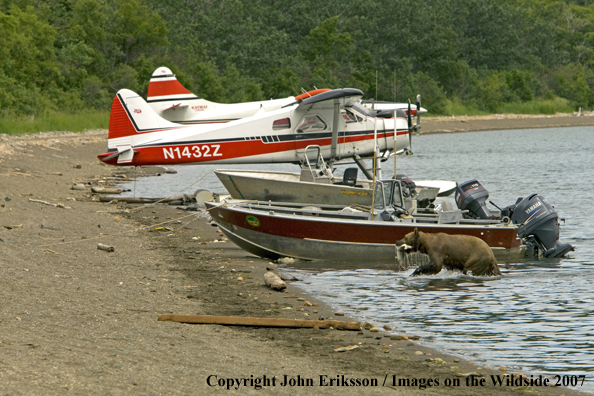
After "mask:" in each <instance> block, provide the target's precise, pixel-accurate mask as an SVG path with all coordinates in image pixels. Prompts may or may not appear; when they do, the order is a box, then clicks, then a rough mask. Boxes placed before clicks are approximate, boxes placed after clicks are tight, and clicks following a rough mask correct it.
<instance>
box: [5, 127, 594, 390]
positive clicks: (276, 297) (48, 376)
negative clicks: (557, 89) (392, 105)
mask: <svg viewBox="0 0 594 396" xmlns="http://www.w3.org/2000/svg"><path fill="white" fill-rule="evenodd" d="M473 121H474V122H478V120H473ZM589 121H591V122H592V125H594V117H592V118H589ZM423 122H425V120H423V121H422V123H423ZM441 122H442V124H441V125H442V127H441V128H442V129H443V130H448V129H447V128H449V124H446V123H443V122H445V121H441ZM482 123H483V124H488V125H493V122H492V121H483V122H482ZM427 124H429V125H431V124H430V123H429V122H428V121H427V122H425V124H424V125H423V127H424V128H425V126H426V125H427ZM464 124H465V126H466V123H464ZM436 125H437V124H436ZM468 125H474V124H470V123H468ZM485 127H487V126H485ZM537 127H541V126H537ZM427 129H428V128H427ZM427 129H423V133H430V132H426V130H427ZM105 142H106V131H91V132H88V133H84V134H69V133H57V134H37V135H28V136H17V137H5V136H2V137H0V203H1V206H0V257H2V259H0V279H2V286H3V287H2V292H0V293H1V296H2V300H3V301H4V302H5V304H3V306H2V312H3V314H4V315H2V326H3V332H2V335H0V345H2V346H3V348H4V352H5V353H4V354H3V359H2V361H0V366H2V367H3V373H2V374H0V375H1V377H0V378H2V380H1V381H0V391H2V392H4V394H11V395H12V394H14V395H19V394H27V395H35V394H56V393H58V392H65V391H69V392H73V393H74V394H120V393H123V394H128V393H138V394H202V393H210V392H213V391H215V392H216V391H222V390H224V391H225V392H227V390H226V389H225V388H224V387H223V388H221V387H220V386H218V385H216V386H210V385H209V383H208V378H211V380H212V377H211V376H217V377H216V379H217V381H218V380H219V379H229V378H246V379H250V378H251V376H253V377H262V376H263V375H266V376H267V377H269V378H270V377H272V376H275V377H276V378H277V381H278V382H279V384H280V381H281V380H282V379H284V375H287V376H288V378H295V379H296V378H297V377H300V378H303V379H310V378H311V379H313V380H314V381H315V384H314V388H313V393H316V394H336V393H338V392H339V391H340V392H341V393H343V392H344V391H345V390H346V391H347V393H349V391H350V392H351V393H352V394H383V393H385V394H390V395H392V394H394V392H395V391H396V392H399V393H400V394H417V393H418V394H421V393H423V394H427V392H429V394H432V393H435V394H437V393H439V394H450V395H473V394H476V393H477V392H476V389H475V388H477V387H480V393H481V394H486V395H499V394H502V395H503V394H508V393H509V392H510V391H515V392H523V391H534V390H538V391H539V392H541V393H542V394H547V395H549V394H566V395H570V394H582V393H579V392H575V391H573V390H571V389H568V388H564V387H557V388H551V387H546V388H544V387H532V388H525V387H523V386H511V387H510V386H493V385H491V384H490V383H491V380H490V375H500V376H501V375H503V374H511V373H510V372H503V371H498V369H499V367H495V368H492V369H490V368H487V367H479V366H477V364H476V362H468V361H465V360H464V359H460V358H457V357H453V356H450V355H448V354H445V353H442V352H440V351H437V350H434V349H432V348H428V347H424V346H421V345H420V344H419V343H417V342H415V341H413V340H411V339H404V338H406V337H401V336H402V335H405V334H404V333H401V332H399V331H398V329H394V330H391V331H389V330H386V331H384V330H381V331H380V332H371V331H367V330H365V331H362V332H356V331H355V332H351V331H338V330H323V329H319V330H316V329H277V328H257V327H227V326H216V325H189V324H181V323H173V322H157V315H158V314H163V313H170V314H203V315H236V316H256V317H275V318H301V319H303V318H312V319H318V318H320V317H323V318H325V319H329V318H333V319H340V320H350V319H349V318H346V319H345V318H344V317H343V316H337V315H336V312H335V311H334V310H333V309H332V308H331V307H330V306H328V305H326V304H324V303H323V302H322V301H319V300H318V299H317V298H316V297H315V296H312V295H307V294H306V293H304V292H303V290H301V289H300V288H299V287H297V286H296V285H293V284H292V283H291V282H290V281H288V282H287V283H288V289H287V290H288V292H275V291H272V290H270V289H268V288H267V287H266V286H265V285H264V284H263V283H264V282H263V275H264V273H265V272H266V271H267V268H271V269H273V270H276V269H278V265H277V264H274V263H270V262H268V260H263V259H261V258H257V257H255V256H251V255H249V254H248V253H246V252H244V251H243V250H240V249H239V248H237V247H235V245H233V244H232V243H230V242H225V241H224V240H223V238H222V236H221V234H220V232H218V229H216V228H215V227H212V226H210V224H209V223H208V221H207V218H206V217H204V216H201V215H200V214H198V215H196V214H195V213H190V212H185V211H183V210H180V209H177V208H176V207H175V206H169V205H161V204H159V205H145V206H138V205H126V204H122V203H112V204H109V203H100V202H98V201H97V200H96V198H93V194H92V193H91V192H90V187H91V186H90V185H89V184H88V183H92V184H93V185H107V184H110V183H116V182H117V181H118V180H117V179H119V181H121V180H122V176H123V175H131V172H125V171H124V170H123V168H114V167H109V166H105V165H103V164H101V163H100V162H99V161H98V160H97V158H96V155H97V154H99V153H101V152H102V150H104V149H105V144H106V143H105ZM114 174H117V175H118V177H115V176H114ZM128 177H129V176H128ZM76 183H87V184H86V186H85V190H72V189H71V188H72V186H73V185H74V184H76ZM39 201H43V202H45V203H40V202H39ZM58 203H61V204H62V206H52V205H54V204H55V205H57V204H58ZM98 243H102V244H105V245H108V246H113V247H114V248H115V252H113V253H109V252H105V251H102V250H98V249H97V244H98ZM307 302H309V303H311V305H308V304H306V303H307ZM316 304H317V305H316ZM314 311H317V312H314ZM377 325H378V327H379V326H380V324H377ZM386 335H388V336H386ZM408 336H410V335H408ZM408 336H407V337H408ZM349 346H356V348H354V349H352V350H349V351H346V352H337V351H335V350H336V349H338V348H344V347H349ZM472 363H474V364H472ZM508 370H509V369H508ZM512 371H513V370H512ZM469 373H474V374H476V375H477V376H481V375H482V376H485V378H486V381H487V384H486V385H485V386H482V385H475V386H467V385H465V381H466V380H467V378H469V377H468V375H469ZM320 375H326V376H327V377H325V378H326V379H328V380H329V379H330V378H336V377H337V376H341V375H344V376H345V377H347V378H353V379H368V380H370V379H376V380H378V381H379V385H381V384H382V381H383V380H384V379H388V380H391V379H392V378H393V377H392V376H396V377H397V378H405V379H409V380H416V381H417V382H416V385H414V386H413V385H410V386H394V387H383V386H378V387H369V388H366V387H365V388H364V387H358V388H355V389H356V392H354V391H355V389H352V388H349V389H345V387H344V386H341V385H340V383H339V384H338V385H336V386H321V384H320V381H321V378H320ZM528 376H529V375H528ZM420 379H434V380H438V381H439V385H436V384H435V382H434V383H433V385H432V386H428V384H427V383H425V384H424V385H423V386H421V384H420V383H419V380H420ZM455 379H458V380H460V381H461V384H462V385H461V386H459V387H451V386H450V387H448V386H445V383H446V381H447V380H450V381H454V380H455ZM475 379H476V378H475ZM388 384H389V382H388ZM337 387H340V389H336V388H337ZM421 388H424V389H421ZM264 391H265V392H267V393H272V392H274V393H275V394H277V393H280V394H285V393H286V394H311V393H312V388H311V387H307V386H303V387H299V386H294V387H289V386H285V387H283V386H280V385H276V386H274V387H273V386H270V387H268V388H264ZM230 392H233V393H241V394H244V393H245V394H252V393H253V394H256V393H258V394H259V393H261V392H262V390H256V389H255V386H249V381H248V386H241V387H238V389H235V390H233V389H232V390H230Z"/></svg>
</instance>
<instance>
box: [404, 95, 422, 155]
mask: <svg viewBox="0 0 594 396" xmlns="http://www.w3.org/2000/svg"><path fill="white" fill-rule="evenodd" d="M417 114H419V109H418V107H417ZM406 119H407V121H408V152H407V154H408V153H410V154H412V132H413V127H412V110H411V106H410V99H409V100H408V111H407V112H406Z"/></svg>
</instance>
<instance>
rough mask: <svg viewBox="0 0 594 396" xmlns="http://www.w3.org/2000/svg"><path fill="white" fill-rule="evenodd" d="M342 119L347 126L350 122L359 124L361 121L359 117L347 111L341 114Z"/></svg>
mask: <svg viewBox="0 0 594 396" xmlns="http://www.w3.org/2000/svg"><path fill="white" fill-rule="evenodd" d="M342 118H343V119H344V120H345V121H346V123H347V124H350V123H352V122H361V121H362V120H363V119H362V118H361V117H359V116H358V115H356V114H355V113H353V112H351V111H349V110H345V111H343V112H342Z"/></svg>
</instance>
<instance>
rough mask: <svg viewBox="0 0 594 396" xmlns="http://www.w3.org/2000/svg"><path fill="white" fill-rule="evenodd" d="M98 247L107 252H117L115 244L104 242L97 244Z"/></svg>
mask: <svg viewBox="0 0 594 396" xmlns="http://www.w3.org/2000/svg"><path fill="white" fill-rule="evenodd" d="M97 249H99V250H105V251H106V252H115V248H114V247H113V246H107V245H104V244H102V243H98V244H97Z"/></svg>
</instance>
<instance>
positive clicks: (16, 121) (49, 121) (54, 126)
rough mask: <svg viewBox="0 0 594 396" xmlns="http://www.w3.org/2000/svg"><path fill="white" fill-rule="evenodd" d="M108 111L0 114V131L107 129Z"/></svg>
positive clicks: (17, 132) (10, 133) (8, 133)
mask: <svg viewBox="0 0 594 396" xmlns="http://www.w3.org/2000/svg"><path fill="white" fill-rule="evenodd" d="M108 125H109V112H108V111H92V110H85V111H81V112H79V113H75V114H68V113H61V112H50V113H47V114H44V115H40V116H14V115H9V114H7V115H1V116H0V133H4V134H7V135H22V134H26V133H37V132H57V131H68V132H83V131H85V130H89V129H107V127H108Z"/></svg>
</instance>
